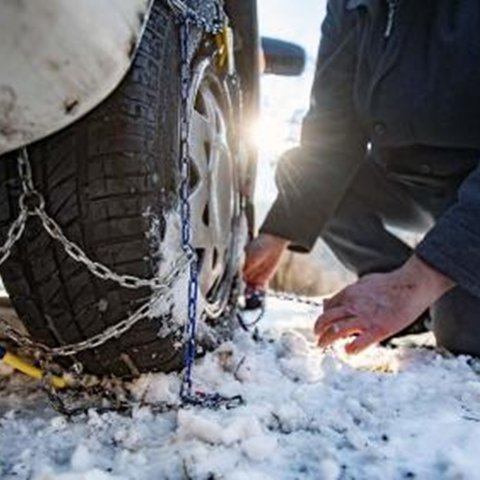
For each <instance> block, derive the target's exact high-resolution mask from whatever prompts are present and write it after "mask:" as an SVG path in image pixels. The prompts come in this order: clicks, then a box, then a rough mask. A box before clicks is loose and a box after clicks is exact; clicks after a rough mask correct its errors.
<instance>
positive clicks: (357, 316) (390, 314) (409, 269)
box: [314, 256, 454, 354]
mask: <svg viewBox="0 0 480 480" xmlns="http://www.w3.org/2000/svg"><path fill="white" fill-rule="evenodd" d="M453 286H454V282H453V281H452V280H450V279H449V278H448V277H446V276H445V275H443V274H441V273H440V272H438V271H436V270H434V269H433V268H432V267H430V266H429V265H427V264H426V263H424V262H423V261H422V260H420V259H419V258H417V257H415V256H413V257H412V258H411V259H410V260H409V261H408V262H407V263H406V264H405V265H404V266H403V267H401V268H399V269H398V270H395V271H393V272H391V273H384V274H373V275H367V276H365V277H363V278H362V279H360V280H359V281H357V282H356V283H354V284H353V285H351V286H349V287H347V288H345V289H344V290H342V291H341V292H339V293H338V294H337V295H335V296H334V297H332V298H330V299H328V300H325V302H324V313H323V314H322V315H321V316H320V317H319V318H318V320H317V322H316V324H315V329H314V330H315V334H316V335H317V337H318V345H319V346H320V347H327V346H328V345H331V344H332V343H333V342H335V341H336V340H339V339H341V338H347V337H351V336H356V338H355V339H354V340H353V341H352V342H351V343H349V344H348V345H347V346H346V351H347V353H350V354H354V353H358V352H360V351H362V350H364V349H365V348H367V347H369V346H370V345H373V344H375V343H377V342H380V341H382V340H385V339H386V338H388V337H390V336H392V335H394V334H395V333H398V332H400V331H401V330H403V329H404V328H405V327H407V326H408V325H410V324H412V323H413V322H414V321H415V320H416V319H417V318H418V317H419V316H420V314H421V313H422V312H423V311H425V310H426V309H427V308H428V307H430V306H431V305H432V304H433V303H434V302H435V301H436V300H438V299H439V298H440V297H441V296H442V295H443V294H444V293H446V292H447V291H448V290H450V288H452V287H453Z"/></svg>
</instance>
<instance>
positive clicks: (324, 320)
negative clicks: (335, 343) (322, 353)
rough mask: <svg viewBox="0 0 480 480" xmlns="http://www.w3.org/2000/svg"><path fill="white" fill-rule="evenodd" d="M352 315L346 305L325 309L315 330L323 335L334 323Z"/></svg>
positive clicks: (319, 334)
mask: <svg viewBox="0 0 480 480" xmlns="http://www.w3.org/2000/svg"><path fill="white" fill-rule="evenodd" d="M351 316H352V314H351V312H350V309H349V308H347V307H344V306H341V307H335V308H331V309H329V310H327V311H325V312H324V313H323V314H322V315H320V317H318V320H317V321H316V323H315V327H314V332H315V335H317V336H319V337H320V336H322V335H323V334H324V333H325V332H326V330H328V329H329V328H330V327H331V326H332V325H333V324H334V323H336V322H338V321H339V320H344V319H347V318H350V317H351Z"/></svg>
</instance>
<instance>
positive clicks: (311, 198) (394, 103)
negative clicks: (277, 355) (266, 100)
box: [261, 0, 480, 296]
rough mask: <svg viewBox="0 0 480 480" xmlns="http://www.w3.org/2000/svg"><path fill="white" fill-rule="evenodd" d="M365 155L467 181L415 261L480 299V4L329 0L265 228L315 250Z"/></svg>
mask: <svg viewBox="0 0 480 480" xmlns="http://www.w3.org/2000/svg"><path fill="white" fill-rule="evenodd" d="M367 151H370V152H371V155H372V156H373V157H374V159H375V161H378V162H380V163H383V164H384V165H385V166H386V167H387V168H392V169H399V170H404V171H409V170H412V171H413V172H421V173H423V174H424V175H425V176H426V177H431V178H432V179H433V180H434V179H435V177H445V176H451V177H455V178H461V179H465V180H464V181H463V184H462V186H461V189H460V191H459V195H458V201H457V203H456V204H454V205H453V206H452V207H451V208H450V209H449V210H448V211H447V212H446V213H445V214H443V215H442V217H441V218H440V219H439V220H438V222H437V223H436V225H435V227H434V228H433V229H432V230H431V231H430V232H429V233H428V234H427V235H426V237H425V239H424V240H423V242H422V243H421V244H420V245H419V246H418V247H417V249H416V253H417V255H418V256H420V257H421V258H423V259H424V260H425V261H426V262H427V263H429V264H431V265H432V266H434V267H435V268H437V269H438V270H440V271H442V272H443V273H445V274H446V275H448V276H449V277H451V278H452V279H454V280H455V281H456V282H457V283H458V284H459V285H461V286H463V287H464V288H467V289H468V290H469V291H471V292H472V293H473V294H475V295H477V296H480V169H479V168H477V165H478V159H479V158H480V2H478V1H476V0H466V1H458V0H422V1H418V0H397V1H396V2H393V1H392V0H390V1H387V0H329V2H328V8H327V16H326V19H325V21H324V23H323V26H322V40H321V43H320V49H319V53H318V61H317V68H316V73H315V80H314V85H313V89H312V100H311V107H310V110H309V112H308V114H307V116H306V118H305V120H304V123H303V129H302V139H301V146H300V147H299V148H297V149H294V150H292V151H290V152H287V154H286V155H285V156H284V158H283V159H282V160H281V161H280V164H279V167H278V169H277V185H278V188H279V194H278V198H277V200H276V202H275V204H274V205H273V207H272V209H271V210H270V212H269V214H268V216H267V219H266V221H265V223H264V225H263V227H262V228H261V231H262V232H266V233H271V234H276V235H279V236H281V237H284V238H287V239H289V240H291V241H292V248H293V249H296V250H303V251H308V250H310V249H311V248H312V246H313V244H314V242H315V240H316V239H317V237H318V236H320V234H321V232H322V228H323V227H324V225H325V223H326V221H327V220H328V219H329V218H330V217H331V215H332V213H333V212H334V210H335V208H336V207H337V206H338V203H339V202H340V200H341V199H342V197H343V195H344V193H345V191H346V189H347V188H348V185H349V183H350V181H351V179H352V177H353V176H354V175H355V173H356V171H357V169H358V167H359V165H360V163H361V162H362V161H364V159H365V156H366V154H367Z"/></svg>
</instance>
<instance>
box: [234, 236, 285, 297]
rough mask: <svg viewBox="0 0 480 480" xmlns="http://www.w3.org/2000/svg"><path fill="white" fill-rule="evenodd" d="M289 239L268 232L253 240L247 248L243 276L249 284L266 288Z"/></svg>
mask: <svg viewBox="0 0 480 480" xmlns="http://www.w3.org/2000/svg"><path fill="white" fill-rule="evenodd" d="M288 243H289V242H288V240H285V239H283V238H280V237H276V236H274V235H268V234H266V233H263V234H260V235H259V236H258V237H257V238H255V239H254V240H252V241H251V242H250V243H249V245H248V246H247V248H246V259H245V265H244V267H243V276H244V279H245V282H246V283H247V284H248V285H251V286H253V287H257V288H262V289H264V288H266V286H267V284H268V282H269V281H270V280H271V278H272V277H273V275H274V274H275V271H276V270H277V268H278V265H279V263H280V258H281V256H282V253H283V252H284V251H285V249H286V248H287V246H288Z"/></svg>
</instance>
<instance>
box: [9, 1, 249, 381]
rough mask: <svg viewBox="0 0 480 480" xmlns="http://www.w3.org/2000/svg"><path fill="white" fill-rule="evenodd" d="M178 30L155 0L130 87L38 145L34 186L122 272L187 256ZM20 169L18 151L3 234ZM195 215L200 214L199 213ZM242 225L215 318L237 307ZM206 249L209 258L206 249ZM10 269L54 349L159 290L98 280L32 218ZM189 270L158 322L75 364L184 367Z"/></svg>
mask: <svg viewBox="0 0 480 480" xmlns="http://www.w3.org/2000/svg"><path fill="white" fill-rule="evenodd" d="M178 28H179V27H178V25H177V24H176V22H175V21H174V19H173V17H172V14H171V12H170V11H169V10H168V9H167V8H166V7H165V2H160V1H157V2H155V4H154V5H153V7H152V11H151V14H150V17H149V19H148V22H147V25H146V29H145V32H144V35H143V37H142V40H141V42H140V45H139V47H138V49H137V52H136V56H135V59H134V62H133V64H132V67H131V69H130V70H129V72H128V74H127V75H126V77H125V78H124V79H123V81H122V82H121V84H120V85H119V87H118V88H117V89H116V90H115V91H114V92H113V93H112V94H111V95H110V96H109V98H107V99H106V100H105V101H104V102H103V103H102V104H100V105H99V106H98V107H97V108H95V109H94V110H93V111H91V112H90V113H89V114H87V115H86V116H85V117H84V118H82V119H81V120H79V121H78V122H76V123H75V124H73V125H71V126H70V127H68V128H66V129H64V130H62V131H61V132H59V133H56V134H54V135H52V136H50V137H48V138H46V139H44V140H41V141H39V142H37V143H35V144H33V145H31V146H29V147H28V153H29V157H30V161H31V164H32V171H33V178H34V183H35V185H36V187H37V189H38V190H39V191H40V192H41V193H42V195H43V196H44V198H45V202H46V210H47V212H48V214H49V215H50V216H51V217H52V218H54V219H55V221H56V222H57V223H58V224H59V225H60V227H61V228H62V231H63V232H64V233H65V235H66V236H67V237H68V238H69V239H70V240H71V241H73V242H75V243H76V244H78V245H79V246H80V247H81V248H82V249H83V250H84V251H85V252H86V254H87V255H88V256H89V257H90V258H92V259H93V260H95V261H98V262H100V263H103V264H105V265H107V266H108V267H109V268H111V269H112V270H114V271H116V272H119V273H121V274H129V275H135V276H138V277H142V278H151V277H153V276H155V275H157V274H158V273H159V271H164V270H165V269H166V266H168V265H169V264H171V263H172V260H173V259H174V258H177V257H178V256H179V255H180V254H181V253H182V249H181V242H180V237H181V235H180V226H179V219H178V217H179V216H178V211H179V193H178V192H179V184H180V174H179V167H178V163H179V154H180V153H179V152H180V145H179V143H180V140H179V123H180V111H181V100H180V98H181V94H180V61H179V58H180V47H179V40H178V38H179V35H178ZM201 42H202V34H201V32H196V33H195V34H194V35H193V36H192V39H191V40H190V43H191V44H190V45H189V47H190V50H191V51H193V52H195V51H197V52H198V51H200V49H199V45H200V43H201ZM198 57H199V55H194V56H193V57H192V59H191V62H192V63H191V69H192V74H193V73H194V70H195V68H196V65H199V62H198ZM207 64H208V65H207ZM202 68H203V70H202V71H201V75H203V77H201V78H200V82H199V84H202V85H203V83H202V82H203V79H204V78H206V79H207V80H205V81H208V82H210V83H212V84H213V83H215V82H217V83H218V84H219V85H224V80H223V79H222V78H220V76H219V75H218V73H217V72H216V69H215V65H214V64H212V62H206V63H205V66H204V67H202ZM197 70H198V69H197ZM212 88H213V87H212ZM215 88H217V87H215ZM222 95H224V96H225V98H227V97H228V93H224V94H223V93H222V94H219V98H218V99H217V100H215V99H214V100H213V102H214V103H215V101H216V104H217V107H218V108H217V107H215V108H217V110H218V111H222V112H223V120H224V123H228V125H227V127H228V128H227V130H228V132H226V135H227V136H228V137H229V138H228V142H230V141H231V142H232V145H233V140H232V139H231V127H232V125H234V123H235V121H237V118H236V117H235V113H234V112H233V110H232V111H230V110H228V108H229V107H228V106H227V105H226V104H227V102H226V101H225V102H224V101H223V100H222V99H223V97H222ZM214 97H215V95H214ZM232 98H233V97H232ZM235 101H236V100H235ZM195 102H196V99H194V102H193V103H194V104H195ZM200 103H201V102H200ZM193 108H196V107H193ZM232 112H233V113H232ZM217 113H218V112H217ZM223 120H222V121H223ZM222 128H223V127H222ZM197 143H198V142H197ZM204 143H205V142H204ZM207 147H208V146H206V145H205V149H207ZM210 147H211V146H210ZM229 148H230V144H229ZM231 148H232V149H233V147H231ZM229 158H230V157H229ZM236 161H237V160H235V162H236ZM232 162H233V160H232ZM235 162H233V163H232V165H233V164H235ZM229 168H230V167H229ZM16 169H17V167H16V158H15V155H14V154H13V155H7V158H5V159H4V161H2V162H0V179H1V187H0V212H1V214H0V215H1V218H0V232H1V234H2V238H3V239H5V237H6V232H7V230H8V227H9V226H10V224H11V222H12V221H13V219H14V218H15V217H16V215H18V199H19V195H20V191H21V189H20V182H19V179H18V174H17V172H16ZM193 170H195V169H193ZM197 170H198V169H197ZM230 170H231V169H230ZM194 176H195V175H194ZM229 178H230V177H229ZM231 180H232V189H231V190H232V191H231V192H230V193H231V196H232V199H231V206H232V210H231V212H230V213H231V222H232V225H233V224H235V225H236V222H237V221H239V218H240V216H241V212H240V200H239V197H238V195H239V194H238V181H239V180H238V178H236V176H235V172H232V175H231ZM199 181H200V177H199V172H197V175H196V177H195V179H193V180H191V182H190V183H191V185H190V188H191V192H192V195H193V194H194V193H195V191H196V189H199V187H198V186H197V185H196V183H197V184H198V183H199ZM195 182H196V183H195ZM233 197H234V198H233ZM197 210H198V208H197ZM193 212H194V213H197V214H198V212H196V211H195V209H193ZM204 217H207V218H203V219H202V222H203V223H204V224H205V223H208V222H210V221H211V220H210V219H209V218H208V214H205V213H204ZM207 221H208V222H207ZM195 228H196V227H195V225H194V226H193V233H194V234H195ZM235 228H236V227H235ZM235 228H234V227H232V228H231V229H230V230H229V231H230V234H229V237H228V241H227V242H226V243H227V244H228V245H227V247H228V248H226V250H225V251H222V255H224V257H225V258H226V257H229V258H231V259H233V261H231V262H230V263H229V264H228V265H227V263H228V262H227V261H225V265H224V267H225V269H224V270H225V271H223V272H221V275H220V277H219V279H217V280H216V281H215V282H216V284H215V285H211V286H210V287H211V288H210V290H209V291H207V292H205V296H206V297H208V296H209V295H210V296H213V297H215V295H216V294H217V292H216V290H219V289H220V290H222V292H221V295H222V301H221V302H220V303H219V301H218V299H217V298H215V299H214V300H215V301H213V300H212V302H211V303H212V304H216V310H215V315H214V316H220V315H221V313H222V311H224V310H225V309H226V308H227V304H228V300H227V301H224V298H226V297H228V298H230V292H229V289H231V285H232V283H233V281H234V276H235V272H236V271H237V269H238V258H237V257H236V256H235V255H234V254H233V252H232V250H231V249H232V248H233V245H234V244H235V242H236V241H237V239H236V238H233V237H234V236H235V235H237V233H236V229H235ZM194 240H195V238H194ZM198 251H199V253H200V255H203V257H205V251H203V252H202V248H199V249H198ZM216 256H217V257H218V252H217V254H216ZM217 260H218V258H217ZM202 261H203V263H205V260H204V259H203V260H202ZM1 275H2V279H3V281H4V284H5V287H6V289H7V291H8V293H9V295H10V297H11V301H12V304H13V306H14V307H15V309H16V311H17V313H18V315H19V317H20V319H21V320H22V322H23V323H24V325H25V327H26V328H27V330H28V332H29V333H30V335H31V336H32V337H33V338H34V339H35V340H37V341H39V342H41V343H44V344H46V345H48V346H50V347H55V346H61V345H66V344H71V343H75V342H79V341H82V340H85V339H88V338H90V337H92V336H93V335H96V334H98V333H100V332H102V331H104V330H105V329H106V328H107V327H108V326H111V325H115V324H116V323H118V322H119V320H121V319H123V318H125V317H126V316H127V315H128V314H131V313H132V312H134V311H135V310H136V309H137V308H139V307H140V306H141V305H142V304H144V303H145V302H147V301H148V299H149V298H150V295H151V291H150V289H149V288H141V289H126V288H124V287H122V286H121V285H119V284H117V283H116V282H114V281H109V280H101V279H99V278H96V277H95V276H93V275H92V274H91V273H90V272H89V271H88V270H87V269H86V268H85V266H84V265H81V264H79V263H78V262H76V261H74V260H72V259H71V258H70V257H69V256H68V255H67V254H66V252H65V249H64V247H63V246H62V245H61V244H60V243H59V242H57V241H55V240H53V239H52V238H51V237H50V236H49V235H48V234H47V232H46V231H45V229H44V228H43V226H42V224H41V222H40V220H39V219H38V218H37V217H31V218H30V219H29V221H28V224H27V228H26V231H25V233H24V235H23V237H22V239H21V240H20V241H19V242H18V243H17V244H16V246H15V247H14V249H13V251H12V254H11V256H10V257H9V259H8V260H7V261H6V262H5V263H4V264H3V266H2V267H1ZM187 278H188V273H185V275H183V277H182V278H181V279H180V281H179V282H178V283H177V284H176V285H175V287H174V288H173V289H172V291H171V292H170V293H169V294H168V295H167V298H165V299H164V301H163V303H162V308H161V309H160V310H159V311H158V312H156V313H155V315H153V316H152V318H148V319H143V320H141V321H140V322H138V323H137V324H136V325H135V326H134V327H133V328H131V329H130V330H129V331H128V332H126V333H125V334H123V335H122V336H121V337H119V338H115V339H112V340H109V341H108V342H106V343H105V344H103V345H101V346H99V347H97V348H94V349H89V350H85V351H84V352H82V353H80V354H78V356H77V357H76V358H75V361H79V362H81V364H82V365H83V367H84V369H85V370H86V371H88V372H90V373H93V374H97V375H114V376H118V377H134V376H137V375H139V374H140V373H143V372H154V371H164V372H170V371H173V370H178V369H179V368H181V366H182V362H183V350H184V349H183V344H184V342H183V340H184V339H183V325H184V323H185V321H186V313H185V312H186V302H187V291H186V281H187ZM220 286H221V288H220ZM212 292H213V293H212ZM207 304H208V298H207Z"/></svg>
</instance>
